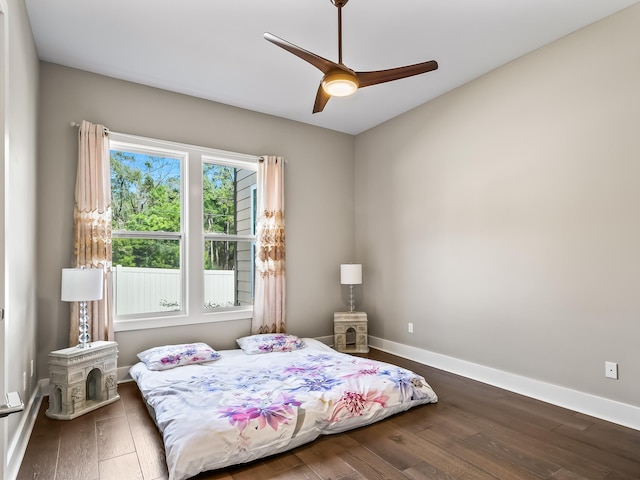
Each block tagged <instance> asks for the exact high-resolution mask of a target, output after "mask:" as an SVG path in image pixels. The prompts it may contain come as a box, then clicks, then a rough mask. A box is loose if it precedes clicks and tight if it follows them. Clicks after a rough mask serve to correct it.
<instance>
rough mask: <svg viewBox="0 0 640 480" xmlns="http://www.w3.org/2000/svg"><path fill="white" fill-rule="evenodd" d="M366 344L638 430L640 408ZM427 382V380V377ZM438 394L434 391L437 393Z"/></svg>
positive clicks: (399, 347) (378, 341)
mask: <svg viewBox="0 0 640 480" xmlns="http://www.w3.org/2000/svg"><path fill="white" fill-rule="evenodd" d="M369 345H370V346H371V347H374V348H377V349H379V350H382V351H385V352H388V353H392V354H394V355H398V356H400V357H403V358H407V359H409V360H413V361H416V362H419V363H423V364H425V365H429V366H431V367H434V368H438V369H440V370H445V371H447V372H451V373H455V374H457V375H461V376H463V377H467V378H471V379H473V380H478V381H480V382H483V383H488V384H489V385H494V386H496V387H499V388H503V389H505V390H509V391H510V392H515V393H519V394H522V395H525V396H527V397H531V398H535V399H537V400H541V401H543V402H547V403H551V404H553V405H557V406H560V407H564V408H568V409H569V410H573V411H576V412H580V413H584V414H586V415H590V416H592V417H596V418H600V419H602V420H606V421H608V422H613V423H617V424H618V425H623V426H625V427H629V428H633V429H635V430H640V407H635V406H633V405H628V404H626V403H621V402H617V401H615V400H610V399H607V398H603V397H598V396H596V395H591V394H589V393H584V392H579V391H577V390H572V389H569V388H565V387H561V386H558V385H553V384H551V383H545V382H541V381H539V380H533V379H531V378H527V377H522V376H520V375H516V374H513V373H508V372H504V371H502V370H496V369H495V368H490V367H485V366H483V365H479V364H476V363H472V362H467V361H465V360H460V359H457V358H453V357H449V356H446V355H441V354H439V353H434V352H431V351H429V350H424V349H421V348H417V347H412V346H409V345H404V344H401V343H396V342H392V341H389V340H384V339H382V338H377V337H372V336H370V337H369ZM427 381H428V379H427ZM436 393H437V392H436Z"/></svg>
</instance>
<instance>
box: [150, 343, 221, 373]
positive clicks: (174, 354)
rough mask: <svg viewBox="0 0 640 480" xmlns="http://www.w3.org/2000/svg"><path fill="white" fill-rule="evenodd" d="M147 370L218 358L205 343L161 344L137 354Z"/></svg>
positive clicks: (216, 353)
mask: <svg viewBox="0 0 640 480" xmlns="http://www.w3.org/2000/svg"><path fill="white" fill-rule="evenodd" d="M138 358H139V359H140V360H141V361H142V362H144V364H145V365H146V366H147V368H148V369H149V370H168V369H170V368H173V367H179V366H181V365H192V364H194V363H203V362H211V361H213V360H217V359H219V358H220V354H219V353H218V352H216V351H215V350H214V349H213V348H211V347H210V346H209V345H207V344H206V343H201V342H198V343H183V344H180V345H163V346H161V347H154V348H150V349H148V350H145V351H144V352H140V353H139V354H138Z"/></svg>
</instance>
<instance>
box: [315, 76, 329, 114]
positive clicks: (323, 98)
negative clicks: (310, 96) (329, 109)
mask: <svg viewBox="0 0 640 480" xmlns="http://www.w3.org/2000/svg"><path fill="white" fill-rule="evenodd" d="M330 98H331V95H329V94H328V93H327V92H325V91H324V88H322V82H320V85H319V86H318V93H316V101H315V103H314V104H313V113H319V112H321V111H322V110H324V106H325V105H326V104H327V102H328V101H329V99H330Z"/></svg>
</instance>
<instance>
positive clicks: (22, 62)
mask: <svg viewBox="0 0 640 480" xmlns="http://www.w3.org/2000/svg"><path fill="white" fill-rule="evenodd" d="M0 10H2V14H1V15H2V19H1V20H2V21H3V29H2V30H3V32H2V33H3V34H8V36H7V35H5V36H4V40H3V42H2V43H3V46H8V49H6V50H5V56H4V60H3V65H2V68H0V71H1V72H3V74H4V75H5V77H4V78H3V79H2V82H3V84H4V88H6V92H5V93H6V97H7V98H6V103H5V104H4V108H5V129H6V135H4V140H5V142H6V145H5V146H6V147H8V148H5V162H4V163H5V165H4V167H5V171H4V172H5V176H6V178H5V181H6V185H5V188H4V198H2V199H0V202H2V205H1V206H0V208H4V209H5V249H6V251H5V258H4V259H3V260H0V261H4V262H5V277H4V278H3V279H2V281H0V285H2V288H4V289H5V303H4V305H2V306H3V307H4V308H6V312H5V313H6V315H5V319H4V320H3V321H0V328H3V329H4V345H2V355H4V367H5V384H4V385H3V386H2V389H1V390H2V391H7V392H9V391H18V392H20V394H21V395H22V398H23V400H24V402H25V404H28V403H29V402H30V401H32V400H33V399H34V398H35V394H36V393H37V379H38V375H37V372H34V375H33V376H32V375H31V360H32V359H35V358H36V302H35V295H36V286H35V278H36V276H37V275H36V224H35V216H36V179H35V171H36V166H35V165H36V122H37V94H38V58H37V55H36V49H35V45H34V42H33V39H32V37H31V30H30V27H29V22H28V20H27V14H26V11H25V6H24V2H23V1H20V0H8V1H6V2H5V1H3V2H2V8H0ZM5 81H6V83H5ZM1 190H2V189H0V191H1ZM5 282H6V283H5ZM23 375H26V389H25V388H23ZM24 415H25V414H14V415H12V416H10V417H7V418H6V419H3V420H2V424H3V429H2V435H5V437H4V452H3V454H4V455H3V468H0V476H2V472H3V471H4V477H3V478H11V476H12V475H14V474H15V473H16V472H17V469H16V466H17V465H16V461H17V460H16V457H19V456H20V455H21V452H20V448H21V446H25V447H26V443H24V442H26V440H28V437H26V436H25V433H28V432H25V431H24V430H23V429H22V426H21V422H25V419H24V418H23V416H24ZM26 423H28V420H27V421H26ZM5 426H6V427H7V428H6V429H5V428H4V427H5ZM0 443H2V442H0ZM5 462H6V463H5Z"/></svg>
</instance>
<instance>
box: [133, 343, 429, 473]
mask: <svg viewBox="0 0 640 480" xmlns="http://www.w3.org/2000/svg"><path fill="white" fill-rule="evenodd" d="M304 342H305V344H306V345H307V347H306V348H303V349H300V350H295V351H293V352H286V353H276V352H274V353H267V354H263V355H246V354H244V353H243V352H242V350H239V349H238V350H224V351H221V352H220V353H221V357H220V359H219V360H217V361H215V362H210V363H203V364H199V365H185V366H181V367H177V368H173V369H171V370H163V371H151V370H148V369H147V368H146V366H145V365H144V363H142V362H141V363H138V364H136V365H134V366H133V367H132V368H131V371H130V373H131V376H132V377H133V379H134V380H135V381H136V382H137V384H138V387H139V388H140V391H141V392H142V396H143V397H144V399H145V401H146V402H147V404H148V406H150V407H151V409H152V411H153V413H154V414H155V421H156V424H157V425H158V428H159V430H160V431H161V432H162V435H163V438H164V444H165V453H166V458H167V467H168V469H169V479H170V480H182V479H185V478H188V477H191V476H194V475H196V474H198V473H199V472H203V471H207V470H214V469H217V468H222V467H226V466H229V465H235V464H238V463H245V462H249V461H252V460H255V459H258V458H262V457H265V456H268V455H272V454H275V453H280V452H284V451H286V450H289V449H292V448H295V447H297V446H299V445H302V444H304V443H307V442H310V441H312V440H313V439H315V438H317V437H318V436H319V435H323V434H331V433H338V432H343V431H346V430H349V429H352V428H356V427H359V426H362V425H367V424H370V423H373V422H376V421H378V420H381V419H383V418H385V417H388V416H389V415H393V414H395V413H398V412H401V411H404V410H408V409H409V408H411V407H413V406H416V405H419V404H423V403H431V402H436V401H437V396H436V394H435V393H434V391H433V390H432V389H431V387H430V386H429V385H428V384H427V382H426V381H425V379H424V378H423V377H421V376H419V375H416V374H415V373H413V372H411V371H409V370H406V369H404V368H400V367H397V366H395V365H390V364H386V363H381V362H377V361H374V360H369V359H365V358H360V357H355V356H351V355H346V354H342V353H338V352H336V351H334V350H333V349H331V348H329V347H327V346H326V345H324V344H323V343H321V342H318V341H317V340H313V339H308V338H305V339H304Z"/></svg>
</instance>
